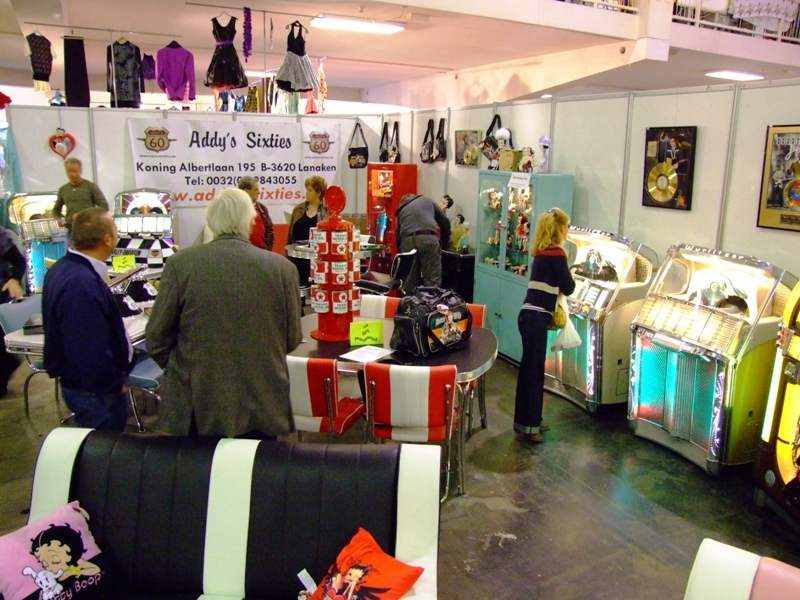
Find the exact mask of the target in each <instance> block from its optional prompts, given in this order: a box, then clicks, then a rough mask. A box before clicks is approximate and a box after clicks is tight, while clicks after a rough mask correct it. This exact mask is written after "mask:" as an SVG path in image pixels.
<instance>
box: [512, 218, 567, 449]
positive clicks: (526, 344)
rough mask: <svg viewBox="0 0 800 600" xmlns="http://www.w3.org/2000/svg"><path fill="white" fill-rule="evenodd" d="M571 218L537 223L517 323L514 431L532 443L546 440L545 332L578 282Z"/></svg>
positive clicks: (545, 220)
mask: <svg viewBox="0 0 800 600" xmlns="http://www.w3.org/2000/svg"><path fill="white" fill-rule="evenodd" d="M568 229H569V215H567V213H565V212H564V211H563V210H561V209H560V208H552V209H550V210H549V211H547V212H545V213H542V214H541V215H540V216H539V220H538V221H537V223H536V237H535V239H534V244H533V248H532V251H533V264H532V265H531V281H530V283H529V284H528V292H527V294H526V296H525V303H524V304H523V305H522V309H521V310H520V311H519V317H518V319H517V323H518V326H519V332H520V335H521V336H522V362H521V363H520V366H519V374H518V375H517V398H516V405H515V407H514V431H516V432H517V433H518V434H520V435H522V436H524V437H525V439H526V440H527V441H529V442H533V443H539V442H542V441H544V438H543V437H542V431H546V430H547V429H548V427H547V425H545V424H544V423H542V405H543V402H544V363H545V358H546V356H547V329H548V326H549V325H550V321H551V319H552V318H553V312H554V311H555V308H556V301H557V300H558V295H559V294H564V295H565V296H569V295H570V294H571V293H572V292H573V291H574V290H575V281H574V280H573V279H572V274H571V273H570V272H569V265H568V264H567V255H566V253H565V252H564V249H563V247H562V246H563V244H564V242H565V241H566V239H567V231H568Z"/></svg>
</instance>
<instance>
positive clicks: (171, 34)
mask: <svg viewBox="0 0 800 600" xmlns="http://www.w3.org/2000/svg"><path fill="white" fill-rule="evenodd" d="M23 23H24V24H25V25H33V26H34V27H54V28H56V29H71V30H75V29H82V30H85V31H104V32H106V33H111V34H113V33H128V34H130V35H149V36H156V37H169V38H179V37H183V36H182V35H181V34H179V33H159V32H155V31H131V30H129V29H121V28H119V27H118V28H116V29H111V28H108V27H88V26H86V27H84V26H82V25H60V24H58V23H41V22H37V21H23Z"/></svg>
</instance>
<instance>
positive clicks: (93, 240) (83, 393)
mask: <svg viewBox="0 0 800 600" xmlns="http://www.w3.org/2000/svg"><path fill="white" fill-rule="evenodd" d="M70 241H71V247H70V248H69V251H68V252H67V254H66V256H64V257H63V258H62V259H61V260H59V261H58V262H57V263H56V264H55V265H53V266H52V267H51V268H50V269H49V270H48V272H47V275H46V276H45V279H44V295H43V297H42V316H43V319H44V335H45V338H44V339H45V341H44V367H45V369H46V370H47V372H48V374H49V375H50V376H51V377H59V378H60V379H61V389H62V390H63V393H64V402H66V404H67V406H68V407H69V408H70V410H72V412H74V413H75V420H76V421H77V423H78V425H80V426H81V427H92V428H95V429H111V430H118V431H121V430H122V429H124V428H125V422H126V420H127V404H126V402H127V397H128V396H127V391H128V390H127V387H126V381H127V378H128V373H129V372H130V368H131V359H132V355H133V351H132V349H131V346H130V343H129V342H128V336H127V333H126V332H125V326H124V324H123V321H122V316H121V314H120V312H119V309H118V308H117V305H116V303H115V302H114V298H113V296H112V294H111V290H110V289H109V287H108V267H107V266H106V262H105V261H106V260H107V259H108V257H109V256H111V253H112V252H113V251H114V248H116V246H117V228H116V227H115V226H114V219H113V218H112V216H111V214H110V213H109V212H108V211H107V210H105V209H103V208H99V207H94V208H87V209H85V210H82V211H80V212H78V213H76V214H75V215H74V217H73V219H72V237H71V238H70Z"/></svg>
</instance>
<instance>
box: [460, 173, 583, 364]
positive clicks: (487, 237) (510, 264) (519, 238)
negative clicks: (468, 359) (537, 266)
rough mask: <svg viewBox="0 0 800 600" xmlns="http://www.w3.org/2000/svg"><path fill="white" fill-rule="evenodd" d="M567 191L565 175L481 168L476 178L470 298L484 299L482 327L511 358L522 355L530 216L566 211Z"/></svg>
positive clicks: (570, 183)
mask: <svg viewBox="0 0 800 600" xmlns="http://www.w3.org/2000/svg"><path fill="white" fill-rule="evenodd" d="M520 176H522V180H521V181H520V179H519V178H520ZM512 177H513V181H512ZM509 183H511V184H512V186H511V187H509ZM572 195H573V178H572V176H571V175H562V174H558V173H553V174H547V175H538V174H536V175H532V176H531V177H530V180H529V181H528V182H526V181H525V179H524V175H523V174H515V173H508V172H505V171H481V173H480V176H479V178H478V211H477V214H478V228H477V244H476V245H477V256H476V261H475V302H476V303H478V304H485V305H486V327H488V328H490V329H491V330H492V331H493V332H494V334H495V335H496V336H497V340H498V345H499V351H500V354H503V355H504V356H506V357H507V358H510V359H511V360H514V361H517V362H519V361H520V360H521V358H522V341H521V339H520V336H519V330H518V328H517V315H518V314H519V308H520V306H522V302H523V300H524V298H525V292H526V291H527V288H528V279H529V277H530V274H529V271H528V270H529V266H530V260H531V258H530V246H531V244H532V243H533V234H534V230H535V229H536V220H537V219H538V217H539V215H540V214H541V213H543V212H545V211H547V210H549V209H551V208H553V207H558V208H561V209H562V210H563V211H564V212H566V213H567V214H569V215H570V216H571V215H572Z"/></svg>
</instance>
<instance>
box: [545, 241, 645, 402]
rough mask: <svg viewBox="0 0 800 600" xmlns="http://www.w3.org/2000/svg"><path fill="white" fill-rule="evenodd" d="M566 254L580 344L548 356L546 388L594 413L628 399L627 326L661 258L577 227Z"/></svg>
mask: <svg viewBox="0 0 800 600" xmlns="http://www.w3.org/2000/svg"><path fill="white" fill-rule="evenodd" d="M566 250H567V254H568V255H569V256H570V258H571V259H572V266H571V268H570V270H571V271H572V275H573V277H574V278H575V291H574V292H573V294H572V296H570V298H569V299H568V302H569V306H570V314H571V315H572V322H573V324H574V325H575V328H576V329H577V330H578V334H579V335H580V337H581V342H582V343H581V345H580V346H578V347H577V348H574V349H571V350H565V351H562V352H557V353H554V354H550V355H549V356H548V359H547V363H546V365H545V373H546V375H547V377H546V379H545V388H546V389H547V390H548V391H551V392H553V393H555V394H558V395H560V396H563V397H564V398H566V399H568V400H570V401H572V402H574V403H575V404H577V405H578V406H580V407H581V408H584V409H586V410H588V411H589V412H595V411H596V410H597V409H598V408H599V407H600V406H601V405H604V404H618V403H625V402H627V401H628V372H629V364H630V337H629V327H630V324H631V321H633V318H634V317H635V316H636V313H637V311H638V310H639V308H640V307H641V305H642V302H643V301H644V298H645V296H646V295H647V290H648V288H649V287H650V283H651V282H652V279H653V276H654V275H655V272H656V269H657V267H658V258H657V257H656V253H655V252H654V251H653V250H651V249H650V248H648V247H647V246H644V245H642V244H637V243H634V242H631V241H630V240H627V239H625V238H621V237H618V236H616V235H614V234H611V233H606V232H604V231H599V230H595V229H587V228H583V227H575V226H572V227H570V231H569V235H568V236H567V243H566ZM553 335H555V333H553Z"/></svg>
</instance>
